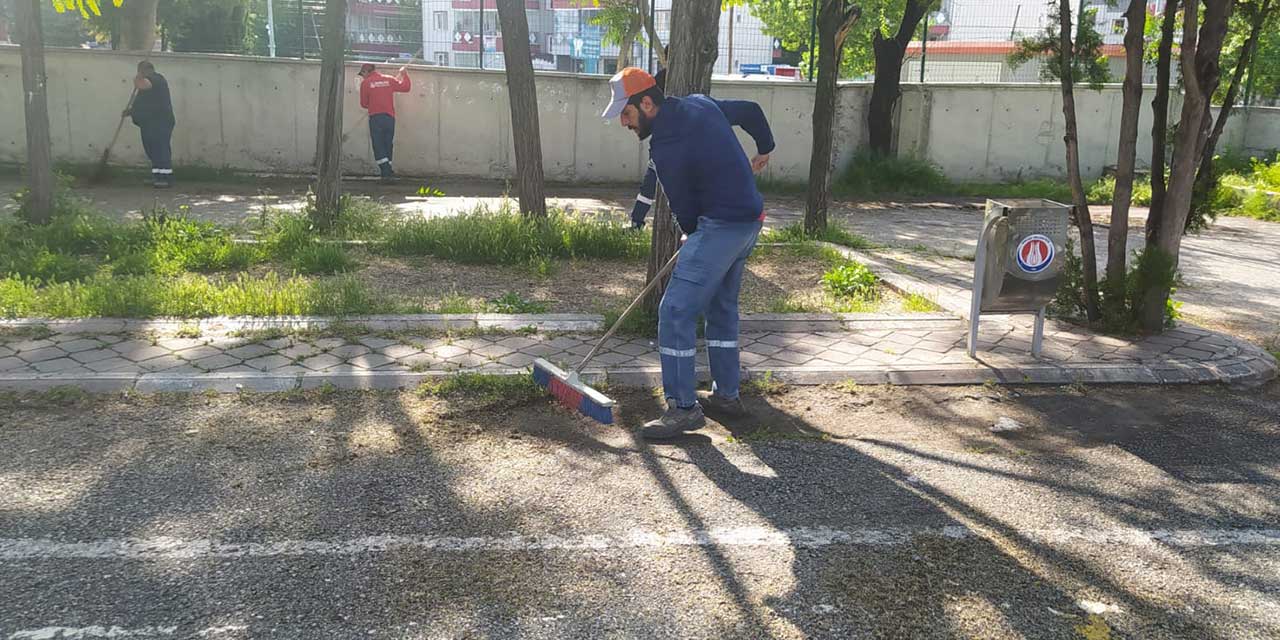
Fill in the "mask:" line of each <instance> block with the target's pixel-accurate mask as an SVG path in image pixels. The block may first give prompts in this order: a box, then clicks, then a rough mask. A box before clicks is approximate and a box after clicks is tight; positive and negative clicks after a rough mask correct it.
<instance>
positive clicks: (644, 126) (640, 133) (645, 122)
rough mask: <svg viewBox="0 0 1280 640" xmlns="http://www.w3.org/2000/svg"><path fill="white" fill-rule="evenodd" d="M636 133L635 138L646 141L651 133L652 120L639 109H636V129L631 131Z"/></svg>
mask: <svg viewBox="0 0 1280 640" xmlns="http://www.w3.org/2000/svg"><path fill="white" fill-rule="evenodd" d="M632 131H635V132H636V137H637V138H640V139H641V140H648V139H649V135H650V134H652V133H653V120H650V119H649V116H647V115H645V113H644V112H643V111H641V110H640V109H639V108H637V109H636V127H635V129H632Z"/></svg>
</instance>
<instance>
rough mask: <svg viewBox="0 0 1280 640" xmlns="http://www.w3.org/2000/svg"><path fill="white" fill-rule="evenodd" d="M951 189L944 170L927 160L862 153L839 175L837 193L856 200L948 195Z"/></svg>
mask: <svg viewBox="0 0 1280 640" xmlns="http://www.w3.org/2000/svg"><path fill="white" fill-rule="evenodd" d="M950 186H951V181H950V180H948V179H947V177H946V176H945V175H943V174H942V170H941V169H939V168H938V167H936V166H934V165H932V164H930V163H929V162H928V161H927V160H922V159H919V158H913V157H910V156H881V155H879V154H876V153H874V152H871V151H859V152H858V153H857V154H856V155H854V157H853V160H852V161H851V162H850V163H849V166H848V167H846V168H845V170H844V172H843V173H842V174H841V175H840V179H839V181H838V182H837V184H836V190H837V191H838V192H839V193H841V194H842V195H843V194H849V195H857V196H876V195H885V194H908V195H926V194H934V193H939V192H944V191H947V190H948V189H949V188H950Z"/></svg>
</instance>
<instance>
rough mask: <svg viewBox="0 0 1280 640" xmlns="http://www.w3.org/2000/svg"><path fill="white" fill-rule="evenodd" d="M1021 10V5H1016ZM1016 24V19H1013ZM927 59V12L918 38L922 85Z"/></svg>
mask: <svg viewBox="0 0 1280 640" xmlns="http://www.w3.org/2000/svg"><path fill="white" fill-rule="evenodd" d="M1018 8H1022V5H1018ZM1014 21H1015V22H1016V21H1017V19H1016V18H1015V19H1014ZM928 57H929V12H928V11H926V12H924V34H923V35H922V36H921V37H920V84H924V61H925V59H926V58H928Z"/></svg>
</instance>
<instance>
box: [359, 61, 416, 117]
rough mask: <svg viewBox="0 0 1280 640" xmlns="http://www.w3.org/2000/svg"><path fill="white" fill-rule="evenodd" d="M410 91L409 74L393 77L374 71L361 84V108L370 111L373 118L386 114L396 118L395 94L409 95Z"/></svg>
mask: <svg viewBox="0 0 1280 640" xmlns="http://www.w3.org/2000/svg"><path fill="white" fill-rule="evenodd" d="M409 89H410V82H409V75H408V74H400V75H399V76H396V77H393V76H388V75H383V74H381V73H378V72H377V71H374V72H373V73H370V74H369V75H367V76H365V77H364V80H363V81H361V82H360V106H361V107H364V108H365V109H368V110H369V115H371V116H376V115H378V114H380V113H385V114H388V115H390V116H391V117H395V115H396V98H395V94H397V93H408V92H409Z"/></svg>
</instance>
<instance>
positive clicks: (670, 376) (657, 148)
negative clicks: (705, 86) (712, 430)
mask: <svg viewBox="0 0 1280 640" xmlns="http://www.w3.org/2000/svg"><path fill="white" fill-rule="evenodd" d="M609 84H610V88H611V89H612V91H613V100H612V102H611V103H610V104H609V106H608V108H606V109H605V111H604V114H603V117H604V118H606V119H609V118H614V117H617V118H618V119H619V121H620V122H621V124H622V126H624V127H626V128H628V129H630V130H632V131H634V132H635V134H636V135H637V136H638V137H639V138H640V139H641V140H649V141H650V142H649V157H650V160H651V161H652V163H653V169H654V173H655V175H656V177H657V179H658V182H660V183H661V184H662V189H663V191H664V192H665V193H666V195H667V200H668V201H669V202H670V204H671V213H672V215H673V217H674V218H675V221H676V224H677V225H678V226H679V228H680V230H681V231H683V232H684V233H685V235H686V236H687V239H686V240H685V242H684V245H683V247H682V248H681V250H680V258H679V260H678V261H677V263H676V267H675V270H674V271H673V272H672V275H671V282H670V284H668V285H667V291H666V294H665V295H663V297H662V303H661V304H660V305H659V307H658V352H659V354H660V356H661V361H662V388H663V392H664V393H665V395H666V399H667V410H666V412H665V413H664V414H663V415H662V417H661V418H658V419H657V420H653V421H651V422H649V423H647V424H645V426H644V430H643V431H642V435H643V437H644V438H646V439H649V440H668V439H671V438H675V437H677V436H679V435H680V434H682V433H685V432H687V431H694V430H696V429H699V428H701V427H702V426H703V425H705V424H706V418H705V417H704V413H703V410H704V409H705V410H706V411H707V412H710V413H713V414H716V413H719V414H721V415H742V414H744V413H745V410H744V408H743V406H742V401H741V400H740V399H739V398H738V383H739V376H740V368H739V360H738V292H739V290H740V289H741V287H742V273H743V269H744V268H745V267H746V262H747V257H748V256H750V255H751V251H752V249H754V248H755V245H756V238H757V237H758V236H759V235H760V228H761V226H762V225H763V222H764V199H763V198H762V197H761V196H760V192H759V191H758V190H757V189H756V184H755V178H754V176H753V175H752V174H753V173H756V172H759V171H761V170H763V169H764V168H765V166H767V165H768V163H769V154H770V153H772V152H773V149H774V142H773V133H772V131H770V129H769V123H768V120H766V118H765V116H764V111H763V110H762V109H761V108H760V105H758V104H756V103H754V102H749V101H745V100H716V99H714V98H710V97H707V96H704V95H698V94H695V95H690V96H688V97H684V98H676V97H670V98H668V97H665V96H664V95H663V92H662V90H661V89H659V88H658V87H657V83H656V82H655V81H654V78H653V76H651V75H649V74H648V73H646V72H645V71H644V70H642V69H638V68H635V67H629V68H626V69H623V70H622V71H620V72H618V74H617V75H615V76H613V78H612V79H611V80H610V81H609ZM735 126H737V127H741V128H742V129H743V130H744V131H746V132H747V133H748V134H749V135H750V136H751V137H752V138H753V139H754V140H755V143H756V152H757V155H756V156H755V157H754V158H752V159H750V160H748V159H747V156H746V154H745V153H744V152H743V150H742V146H741V145H740V144H739V143H738V139H737V137H736V136H735V135H734V133H733V127H735ZM699 317H704V318H705V319H706V344H707V352H708V356H709V360H710V364H711V378H712V380H713V383H712V387H711V392H710V393H706V394H701V395H700V394H698V392H697V378H696V377H695V375H694V359H695V357H696V355H697V348H696V340H697V321H698V318H699Z"/></svg>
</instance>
